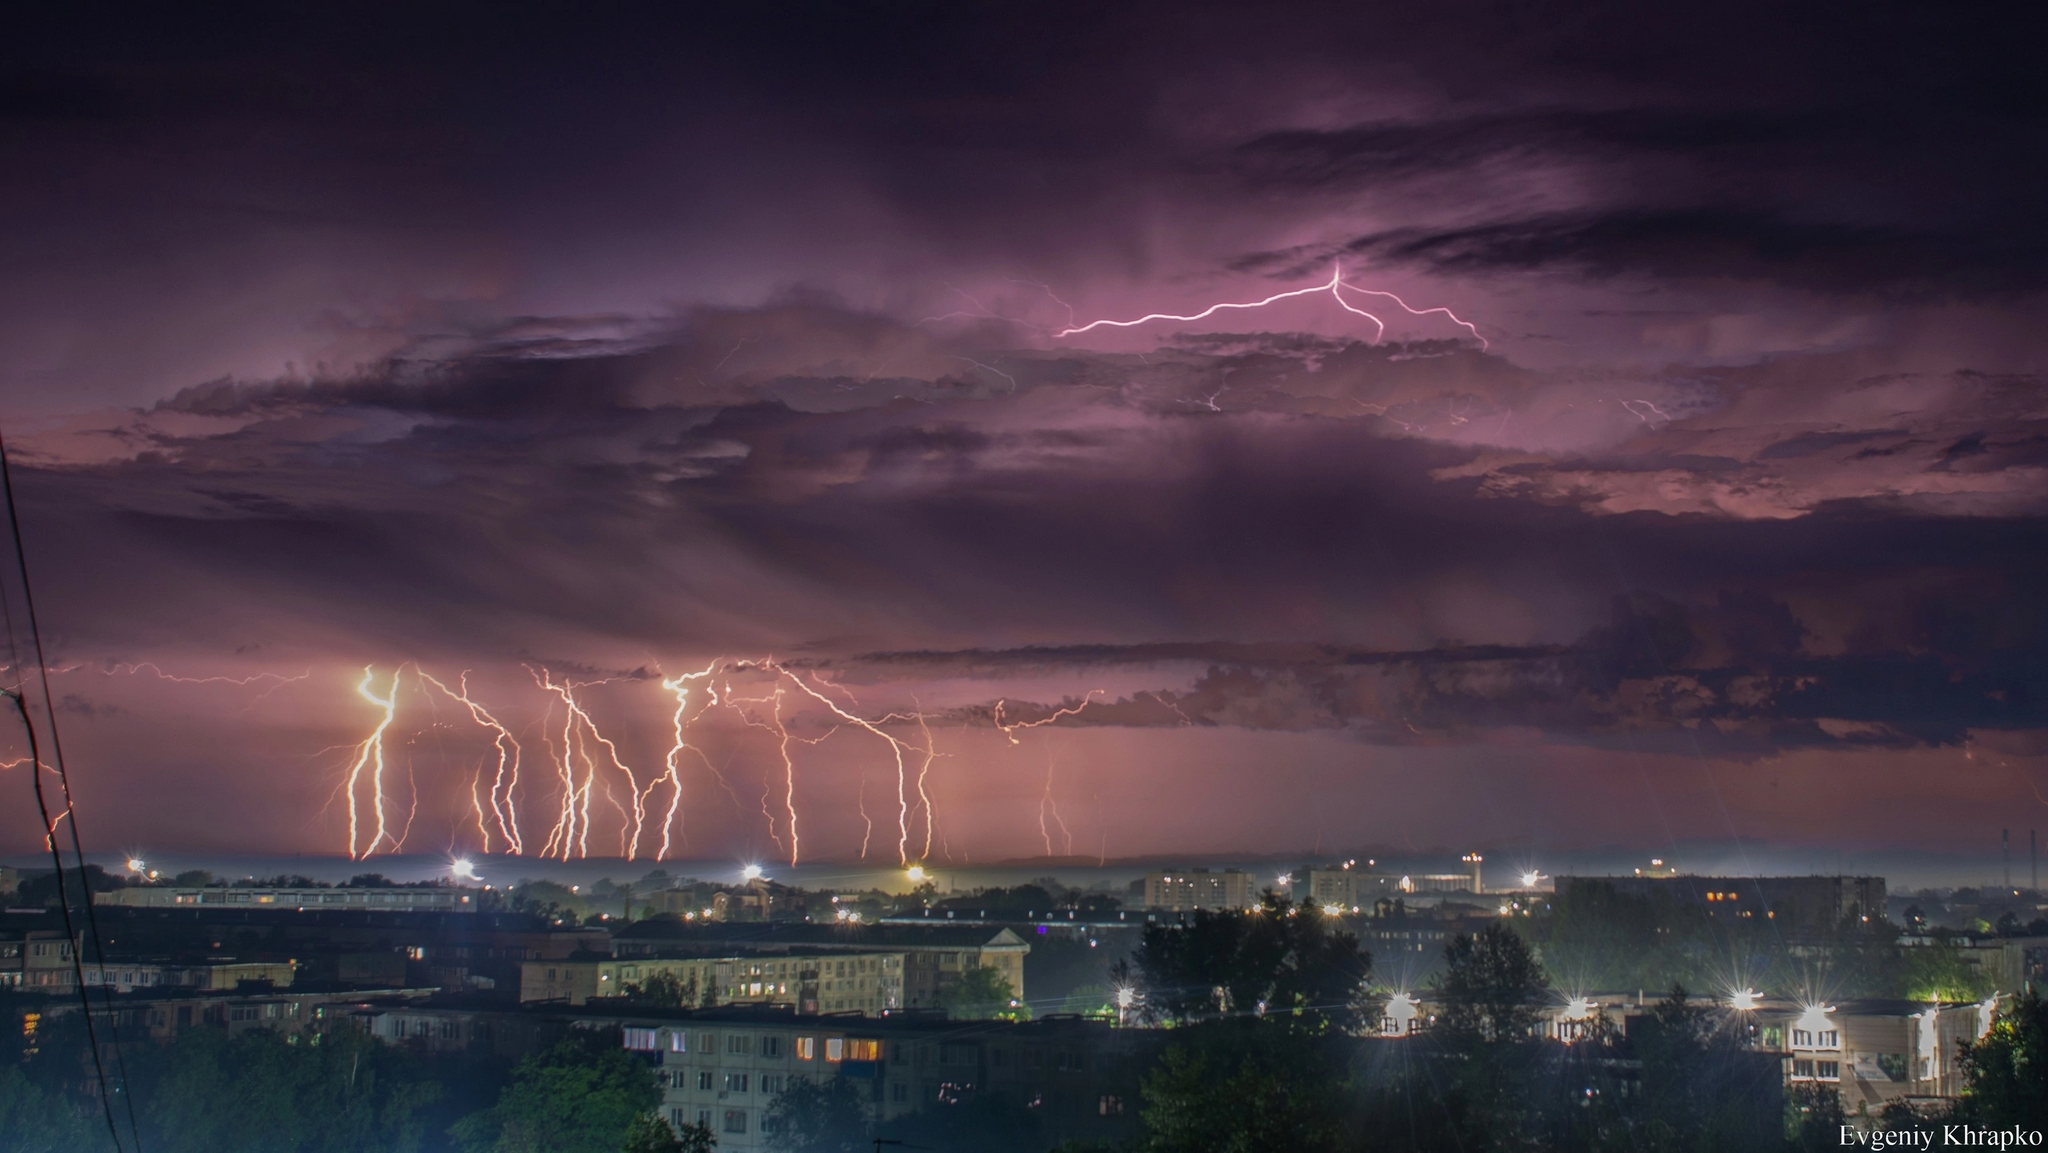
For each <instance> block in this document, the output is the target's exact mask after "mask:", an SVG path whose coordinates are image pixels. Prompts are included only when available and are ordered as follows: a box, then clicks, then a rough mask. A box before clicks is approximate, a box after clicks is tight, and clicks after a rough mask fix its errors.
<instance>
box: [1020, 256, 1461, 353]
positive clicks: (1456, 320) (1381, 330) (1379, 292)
mask: <svg viewBox="0 0 2048 1153" xmlns="http://www.w3.org/2000/svg"><path fill="white" fill-rule="evenodd" d="M1346 292H1356V293H1359V294H1361V295H1365V296H1384V297H1386V298H1387V299H1389V300H1391V301H1393V302H1394V303H1395V304H1397V305H1399V306H1400V307H1401V308H1402V309H1403V310H1404V311H1406V312H1407V313H1409V314H1410V315H1411V316H1429V315H1432V314H1436V313H1441V314H1443V316H1444V317H1446V318H1447V319H1449V320H1450V321H1451V323H1453V324H1456V325H1458V326H1459V327H1461V328H1463V329H1464V330H1465V331H1467V332H1470V333H1471V334H1472V337H1473V339H1475V340H1477V341H1478V342H1479V347H1480V348H1482V349H1487V348H1491V347H1492V346H1491V345H1490V344H1489V343H1488V342H1487V339H1486V338H1485V337H1484V336H1481V335H1480V333H1479V327H1478V326H1477V325H1475V324H1473V323H1472V322H1471V321H1469V320H1466V319H1464V318H1463V317H1461V316H1459V315H1458V314H1457V313H1455V312H1452V311H1451V310H1450V309H1448V308H1444V307H1441V306H1438V307H1432V308H1416V307H1414V306H1413V305H1411V304H1409V303H1408V302H1407V301H1405V300H1403V299H1401V298H1400V297H1399V296H1397V295H1395V294H1394V293H1391V292H1388V291H1386V290H1385V289H1379V288H1361V287H1359V286H1358V285H1355V284H1350V283H1347V282H1346V281H1345V279H1344V269H1343V267H1342V266H1333V267H1332V268H1331V270H1330V279H1328V280H1326V281H1324V282H1323V283H1321V284H1314V285H1310V286H1309V287H1307V288H1296V289H1292V290H1290V291H1287V292H1276V293H1274V294H1273V295H1271V296H1268V297H1266V298H1265V299H1263V300H1248V301H1224V302H1222V303H1219V304H1212V305H1210V306H1209V307H1207V308H1205V309H1203V310H1202V311H1200V312H1193V313H1187V314H1185V315H1183V314H1179V313H1172V312H1152V313H1147V314H1145V315H1144V316H1141V317H1138V318H1137V319H1135V320H1091V321H1089V322H1088V323H1087V324H1069V325H1068V326H1067V327H1066V328H1063V329H1060V330H1059V331H1057V332H1055V333H1053V335H1054V336H1056V337H1068V336H1079V335H1080V334H1081V333H1084V332H1089V331H1092V330H1094V329H1097V328H1136V327H1138V326H1139V325H1141V324H1151V323H1153V322H1155V321H1162V320H1167V321H1196V320H1207V319H1208V318H1209V317H1212V316H1214V315H1216V314H1217V313H1219V312H1232V311H1243V310H1248V309H1254V308H1265V307H1266V306H1267V305H1271V304H1278V303H1279V302H1280V301H1283V300H1293V299H1296V298H1299V297H1303V296H1315V295H1318V294H1321V293H1329V295H1330V299H1332V300H1334V301H1336V302H1337V306H1338V307H1339V308H1342V309H1343V310H1344V311H1346V312H1349V313H1352V314H1353V315H1356V316H1362V317H1364V318H1366V319H1367V320H1370V321H1372V322H1373V324H1374V326H1375V331H1374V333H1373V343H1375V344H1377V343H1379V341H1380V340H1381V339H1382V338H1384V337H1385V336H1386V335H1387V322H1386V321H1384V320H1381V319H1380V318H1379V317H1378V316H1376V315H1374V314H1373V313H1370V312H1367V311H1366V310H1365V309H1362V308H1359V307H1358V306H1356V305H1354V304H1352V303H1351V302H1350V301H1348V300H1346V299H1344V293H1346Z"/></svg>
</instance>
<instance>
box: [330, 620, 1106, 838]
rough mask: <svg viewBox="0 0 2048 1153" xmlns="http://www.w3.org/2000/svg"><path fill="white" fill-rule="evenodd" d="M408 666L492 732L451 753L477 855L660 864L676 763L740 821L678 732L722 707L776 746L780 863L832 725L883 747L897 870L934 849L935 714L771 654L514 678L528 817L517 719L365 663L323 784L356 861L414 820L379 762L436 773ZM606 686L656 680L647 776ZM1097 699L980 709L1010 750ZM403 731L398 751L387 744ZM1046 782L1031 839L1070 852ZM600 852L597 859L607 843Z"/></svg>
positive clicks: (679, 782)
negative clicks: (606, 710) (354, 712)
mask: <svg viewBox="0 0 2048 1153" xmlns="http://www.w3.org/2000/svg"><path fill="white" fill-rule="evenodd" d="M408 671H410V672H412V673H414V674H415V680H416V682H417V685H416V687H417V688H418V689H419V691H420V692H421V693H422V694H423V696H424V699H425V700H426V701H427V702H428V703H432V702H435V701H438V700H440V699H442V698H444V697H445V698H446V699H448V700H451V701H454V702H455V703H457V704H460V705H462V706H463V707H464V708H465V709H466V710H468V716H469V719H470V721H471V722H472V723H473V724H475V725H476V726H477V727H478V728H480V729H482V730H483V731H484V732H485V733H487V734H489V736H490V740H491V748H490V751H488V752H485V753H484V754H483V755H482V757H481V759H473V758H472V757H469V756H460V758H459V759H460V764H461V771H462V773H463V774H464V776H465V777H466V778H467V785H468V800H469V803H468V805H467V806H466V809H467V813H466V815H465V817H464V824H465V826H467V825H469V824H470V823H472V822H473V827H474V830H475V840H476V843H477V846H478V848H479V849H480V851H482V852H486V853H489V852H493V851H503V852H507V853H510V854H513V855H524V854H526V853H529V852H534V853H537V855H539V856H542V857H554V858H560V859H563V860H569V859H576V858H588V857H590V856H591V855H592V845H591V842H592V840H593V839H594V838H596V839H609V837H610V834H611V831H612V830H613V829H616V831H617V836H618V840H617V849H616V852H617V854H618V855H619V856H620V857H621V858H623V859H625V860H629V861H630V860H636V859H638V858H639V856H640V854H641V853H642V852H643V851H646V850H648V849H652V851H653V855H654V858H655V859H657V860H667V859H670V858H671V857H672V856H673V854H674V852H675V851H676V848H677V841H676V836H677V833H678V831H679V829H680V826H681V824H682V817H683V803H684V793H685V782H686V775H687V772H686V770H687V766H686V764H685V760H686V757H694V758H696V760H697V761H698V762H701V763H702V764H703V766H704V768H705V770H706V771H707V772H708V773H710V774H711V776H712V777H713V778H715V779H716V780H717V782H718V783H719V784H720V785H721V786H722V787H724V789H725V791H726V793H727V794H728V795H729V796H730V797H731V798H732V799H733V802H734V805H735V807H736V809H737V810H739V811H741V812H744V811H745V809H746V808H747V806H746V805H745V803H744V802H742V801H741V800H740V798H739V795H738V794H737V793H735V792H734V791H733V787H732V784H731V782H728V781H727V780H726V779H725V774H724V773H723V772H721V771H720V769H719V767H718V765H717V764H715V763H714V762H713V761H712V759H711V758H709V757H707V756H706V754H705V749H704V748H702V747H700V744H699V742H698V741H696V740H695V739H693V738H692V736H691V728H692V726H694V725H697V724H699V723H701V722H705V721H707V720H708V719H712V718H715V717H716V716H722V715H725V714H726V713H727V712H728V711H729V712H730V714H731V716H732V717H733V718H734V719H736V721H737V723H738V724H739V725H741V726H744V727H745V728H751V729H758V730H761V731H762V733H764V734H765V735H766V736H768V737H771V738H772V739H773V742H774V744H773V748H774V756H775V761H774V762H771V763H773V764H775V765H776V767H775V768H774V769H772V770H770V772H769V773H768V774H766V777H767V779H766V780H764V782H763V793H762V797H761V802H762V805H761V808H762V813H763V816H764V817H765V818H766V821H767V825H768V835H769V837H770V838H771V839H772V840H774V842H775V844H776V846H777V848H778V850H780V851H782V852H783V853H785V854H786V856H787V858H788V860H789V862H790V863H791V864H792V865H795V864H799V863H801V862H802V860H803V859H804V853H805V848H806V842H805V838H804V833H805V830H806V829H807V828H808V827H809V826H807V824H806V820H805V813H804V805H803V803H802V788H801V782H800V781H799V777H800V775H801V773H800V771H799V769H800V766H799V764H798V761H799V759H800V758H799V756H798V752H799V746H805V745H808V746H817V745H819V744H821V743H823V742H824V741H825V740H827V739H828V738H830V737H831V736H832V735H833V734H835V733H837V732H838V731H839V730H840V729H858V730H860V731H862V732H865V733H867V734H868V735H869V736H872V737H874V738H876V739H878V740H880V741H881V742H882V743H883V745H884V746H885V747H886V748H887V750H888V754H889V758H890V764H891V765H892V766H893V767H894V769H895V772H896V811H897V816H896V833H897V837H896V849H897V859H898V862H899V863H901V864H904V865H905V866H908V865H910V864H912V863H916V862H921V861H923V860H926V859H928V858H930V857H931V855H932V853H933V850H934V848H935V846H938V845H939V844H940V839H939V833H938V826H939V815H938V812H937V809H938V804H937V801H938V797H937V795H936V794H935V791H934V788H933V785H934V779H933V774H934V767H935V766H936V764H937V762H938V759H939V758H940V757H942V756H945V755H947V754H944V753H942V752H940V751H939V748H938V742H937V740H936V736H935V734H934V732H933V728H932V725H931V720H932V718H931V716H930V715H929V714H927V713H926V712H925V711H924V708H923V706H922V705H921V704H920V703H918V702H917V700H916V698H915V697H913V698H912V699H911V702H910V707H907V708H905V707H899V708H898V709H897V710H896V711H891V712H886V713H877V712H874V711H871V710H866V709H862V708H861V705H860V702H859V700H858V699H856V698H855V697H854V695H853V694H852V693H851V692H850V691H849V690H848V689H847V688H846V687H845V686H844V685H841V684H837V683H834V682H833V681H831V680H829V679H827V678H825V677H824V676H822V675H819V674H818V673H816V672H814V671H810V670H806V669H801V668H795V667H792V666H790V665H788V664H786V663H784V662H782V661H779V660H777V659H775V658H773V657H766V658H761V659H752V660H748V659H740V660H733V659H728V658H725V657H720V658H717V659H715V660H712V661H711V662H709V663H708V664H706V665H705V666H704V667H703V668H701V669H699V670H697V671H695V672H689V673H684V674H681V675H678V676H664V677H659V678H649V677H647V676H646V675H645V674H644V673H637V672H636V673H632V674H625V673H621V674H616V675H613V676H609V677H603V678H600V679H592V680H576V679H571V678H568V677H564V676H563V675H561V674H560V673H557V672H554V671H551V670H549V669H547V668H545V667H541V666H537V665H528V666H526V671H527V673H528V674H529V676H530V677H531V680H532V684H533V687H534V688H535V689H537V690H539V692H540V694H541V697H542V699H544V700H545V701H547V702H548V703H547V706H546V708H545V709H536V710H535V712H536V713H538V714H539V715H538V717H537V719H536V721H535V722H534V723H536V724H537V725H538V726H539V729H540V734H541V742H542V745H543V746H544V747H545V749H546V756H547V760H548V762H549V764H550V765H551V767H552V768H553V769H554V773H553V778H554V785H553V787H552V789H551V790H549V791H551V792H552V794H553V797H552V800H551V801H549V802H544V803H541V804H540V805H539V807H538V809H536V807H535V802H536V799H537V798H536V796H535V786H534V784H533V783H532V782H529V781H528V780H527V779H526V778H527V777H528V776H530V775H531V774H528V773H525V772H524V771H523V770H524V768H525V759H526V755H527V753H528V752H530V751H531V750H530V743H531V742H530V738H529V739H528V740H526V741H522V739H521V737H520V736H518V735H516V734H515V728H516V725H515V723H514V722H513V721H512V720H511V719H510V715H509V714H507V713H506V712H505V711H504V708H503V707H494V706H490V705H487V704H486V703H485V702H484V701H483V700H482V699H480V697H479V695H478V693H477V691H476V690H475V688H474V687H473V686H472V683H471V674H470V673H469V672H468V671H467V670H465V671H464V672H463V673H462V674H461V676H459V677H458V678H457V679H456V681H455V683H453V684H450V683H448V682H447V681H444V680H441V679H440V678H438V677H435V676H433V675H432V674H430V673H428V672H426V671H425V670H424V669H421V668H420V667H419V666H418V665H417V664H415V663H413V662H410V661H407V662H404V663H401V664H399V665H398V666H396V668H395V670H394V671H393V672H392V673H391V674H390V679H389V680H388V682H387V681H386V680H385V679H384V676H383V675H382V674H380V673H378V672H377V670H376V667H375V666H371V667H366V668H365V669H364V670H363V673H362V675H361V676H360V677H359V678H358V679H357V681H356V683H355V685H354V691H355V695H356V696H357V697H359V698H361V699H362V700H364V701H366V702H368V703H370V704H371V705H373V706H375V707H376V709H377V713H376V717H375V723H374V725H373V726H372V727H371V729H370V731H369V732H368V733H367V734H366V735H365V736H363V737H362V739H361V740H359V741H357V742H356V743H354V744H353V745H349V746H345V747H346V749H347V753H348V760H347V767H346V770H345V771H344V773H343V774H342V780H341V781H340V783H339V784H338V785H337V788H336V791H337V792H339V793H342V794H344V795H345V797H346V800H347V809H348V812H347V820H348V840H347V849H348V853H349V855H350V857H351V858H353V859H362V858H364V857H368V856H372V855H376V854H380V853H395V852H398V851H400V850H401V848H402V847H403V846H404V844H405V843H406V841H407V834H408V832H409V831H410V830H411V828H412V827H413V825H414V823H415V818H416V817H418V816H420V811H421V801H420V796H419V793H420V790H419V788H418V787H417V784H416V783H415V785H414V787H413V788H412V789H411V801H410V804H409V805H408V806H407V811H406V812H405V813H403V814H393V812H392V810H391V806H392V805H393V804H395V803H396V800H397V799H396V798H395V797H394V796H392V795H391V794H390V785H389V782H388V781H387V779H386V778H387V777H388V775H389V771H390V770H391V769H393V768H395V767H397V765H396V764H395V762H393V760H392V758H393V757H394V756H397V755H399V753H401V752H403V753H404V754H405V765H404V768H405V769H406V771H407V774H408V778H409V779H411V778H412V777H413V774H414V772H415V769H416V767H417V770H418V771H419V772H431V771H433V770H431V769H429V768H428V767H427V766H423V765H421V766H416V759H417V758H416V754H415V753H414V751H413V746H414V745H415V744H416V743H417V741H418V740H419V739H420V737H421V736H422V735H423V734H424V733H426V732H430V731H434V730H437V729H443V728H446V727H447V726H446V724H445V723H443V722H440V721H435V722H433V723H431V724H429V725H427V726H426V727H425V728H423V729H421V730H419V732H416V733H414V734H413V735H411V736H409V737H408V736H405V735H404V733H405V728H406V727H405V716H404V712H403V710H402V709H401V707H400V702H401V700H409V699H410V698H407V697H405V696H404V693H403V691H402V690H404V689H405V688H407V687H408V686H407V685H406V681H405V674H406V673H407V672H408ZM747 678H758V679H757V680H756V681H755V682H754V683H755V684H756V685H757V687H756V688H755V689H754V690H753V691H752V694H751V695H749V694H748V692H747V691H746V689H745V688H744V687H743V685H742V684H741V683H740V682H741V681H743V680H745V679H747ZM604 684H622V685H629V686H630V685H636V684H637V685H643V686H651V685H659V686H660V688H661V690H662V692H663V693H664V694H665V697H666V699H667V701H668V702H669V704H668V706H667V713H666V718H667V725H666V729H667V733H666V736H667V745H668V748H667V752H666V754H665V756H664V757H663V758H662V761H661V763H660V767H659V768H658V769H657V770H656V771H655V772H654V773H653V774H652V775H651V776H649V777H648V779H646V780H644V781H643V780H642V779H641V777H642V776H643V774H642V773H641V772H636V771H635V769H634V768H633V766H632V763H631V759H630V758H629V756H628V754H627V752H626V750H625V748H624V747H623V746H622V740H615V739H614V738H613V736H611V735H610V734H608V733H607V732H606V731H604V729H603V728H601V727H600V725H599V723H598V721H597V719H596V717H595V716H593V715H592V713H591V710H590V707H589V705H588V702H587V701H586V699H585V696H586V690H588V689H590V688H593V687H595V686H597V685H604ZM1103 692H1104V690H1102V689H1090V690H1089V691H1088V692H1087V693H1086V694H1085V695H1084V696H1082V697H1081V698H1080V699H1079V700H1075V699H1073V698H1068V700H1067V701H1066V702H1064V703H1062V704H1060V705H1059V706H1057V707H1054V708H1052V709H1051V710H1050V711H1048V712H1046V714H1045V715H1043V716H1041V717H1038V718H1037V719H1035V720H1021V719H1015V718H1013V717H1011V716H1010V715H1009V713H1008V712H1007V711H1006V710H1007V708H1008V703H1007V702H1006V701H1001V700H999V701H997V702H995V704H994V705H993V706H992V707H991V708H990V711H989V713H988V714H984V715H988V716H991V717H992V719H993V723H994V727H995V728H996V729H997V730H998V731H999V732H1001V733H1002V734H1003V737H1004V739H1005V740H1007V741H1008V742H1009V743H1011V744H1013V745H1015V744H1019V743H1021V733H1022V732H1023V731H1024V730H1026V729H1033V728H1040V727H1044V726H1048V725H1053V724H1057V723H1059V722H1060V721H1062V720H1064V719H1066V718H1069V717H1072V716H1075V715H1076V714H1079V713H1081V712H1083V711H1085V710H1086V709H1088V708H1089V707H1090V706H1091V705H1093V704H1095V703H1096V698H1097V697H1099V696H1101V695H1102V694H1103ZM557 708H559V709H560V710H561V714H560V716H559V717H557V716H556V715H555V710H556V709H557ZM806 718H809V719H808V720H807V719H806ZM963 720H964V718H963ZM799 723H803V724H806V725H810V724H815V725H816V726H817V731H802V730H800V729H798V728H797V725H798V724H799ZM910 726H915V731H914V732H907V731H904V730H905V729H906V728H907V727H910ZM401 738H403V739H402V741H401V744H400V745H394V744H392V742H393V741H394V740H400V739H401ZM733 751H734V752H737V750H733ZM433 755H434V756H435V757H439V758H442V759H448V758H451V757H454V756H457V754H455V753H454V751H453V750H447V749H442V750H440V751H438V752H436V753H435V754H433ZM913 758H915V760H914V762H913ZM728 759H729V757H728ZM430 763H432V762H431V759H430ZM867 783H868V782H867V780H866V778H865V776H863V777H862V778H861V783H860V792H859V795H858V797H857V798H856V806H855V807H856V809H857V811H858V814H859V816H860V818H861V823H862V826H863V828H862V836H861V853H862V855H863V856H865V855H866V854H867V853H868V852H870V851H871V850H872V848H873V839H874V819H873V817H872V815H871V813H870V812H869V810H868V808H867V803H866V802H867V796H866V786H867ZM541 787H542V788H544V789H545V788H547V786H545V785H543V786H541ZM664 789H665V790H666V793H665V794H663V790H664ZM1050 789H1051V782H1050V770H1048V783H1047V796H1046V797H1045V798H1044V799H1042V801H1041V806H1040V810H1041V811H1040V824H1041V829H1040V832H1041V836H1043V837H1044V838H1045V839H1046V842H1047V846H1048V850H1050V848H1051V847H1052V840H1051V836H1050V834H1051V826H1052V825H1053V824H1058V825H1060V826H1061V831H1062V835H1063V836H1065V838H1066V840H1067V843H1068V845H1069V848H1071V844H1072V833H1071V830H1070V829H1068V828H1066V823H1065V820H1064V816H1063V814H1061V813H1060V812H1059V810H1058V807H1057V802H1056V801H1055V800H1053V799H1052V798H1051V796H1050ZM607 806H609V808H610V810H611V811H612V812H614V813H616V821H617V823H616V824H613V818H612V817H611V816H609V815H608V814H607V813H606V811H605V810H606V808H607ZM536 811H539V812H543V813H549V814H551V815H552V822H551V824H550V825H549V826H548V827H547V830H546V834H545V836H544V837H537V838H536V839H529V831H528V830H527V829H526V828H525V827H524V826H525V823H526V822H527V821H528V820H530V819H532V816H533V814H534V812H536ZM544 819H545V818H544ZM400 820H402V821H403V822H404V828H403V829H400V828H399V827H397V822H398V821H400ZM920 822H922V825H923V827H922V829H920V828H919V823H920ZM654 824H658V825H659V826H660V830H659V833H658V834H656V833H655V831H654V830H653V829H652V828H651V825H654ZM920 834H921V835H920ZM601 843H602V840H601ZM913 845H917V846H919V847H918V849H917V851H916V852H912V846H913ZM452 851H453V849H452V848H451V852H452ZM598 851H599V855H604V854H605V853H606V852H607V851H608V850H607V849H605V848H600V849H599V850H598Z"/></svg>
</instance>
